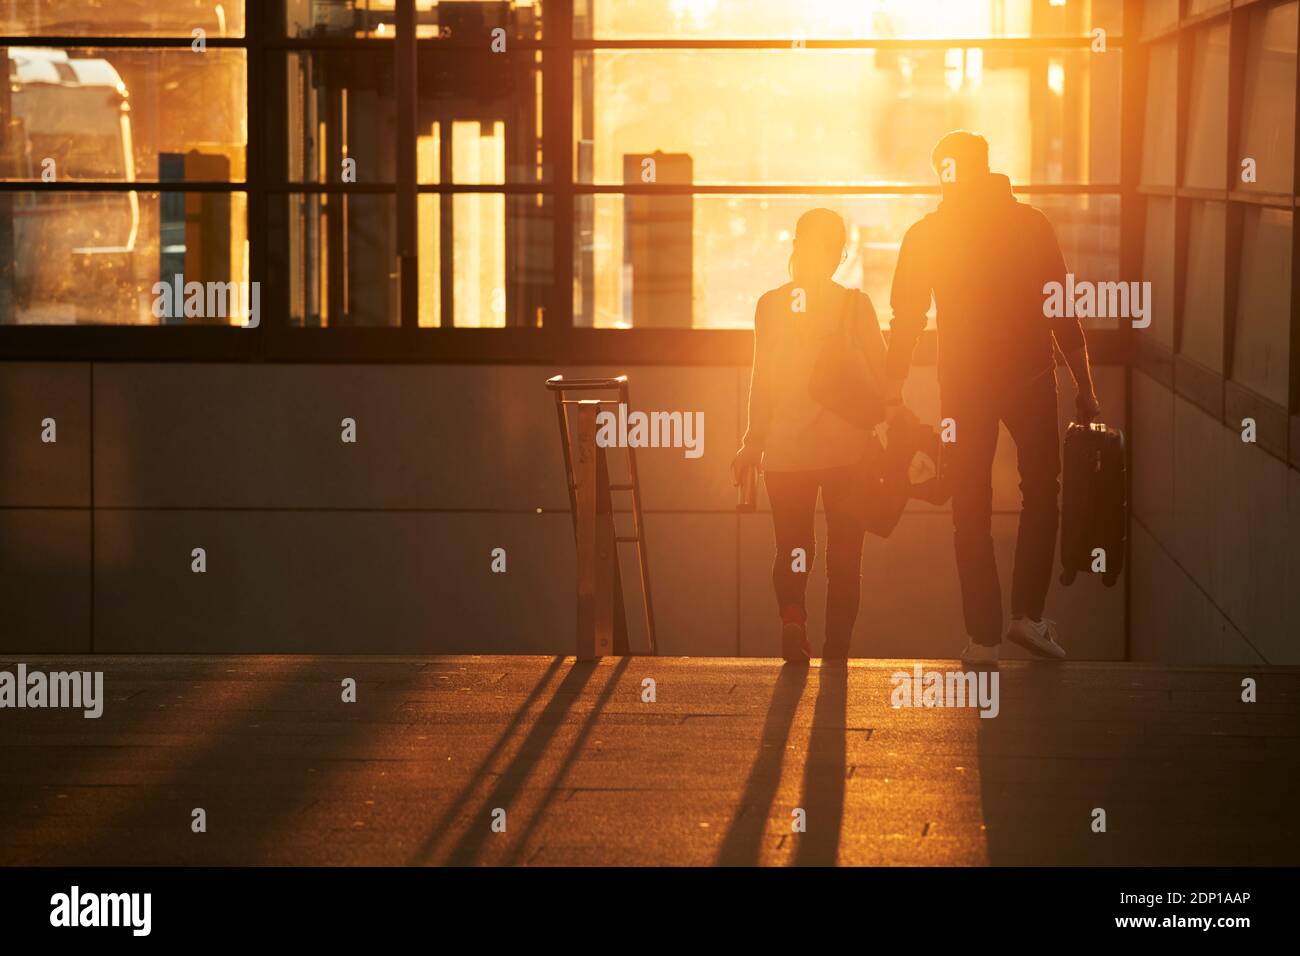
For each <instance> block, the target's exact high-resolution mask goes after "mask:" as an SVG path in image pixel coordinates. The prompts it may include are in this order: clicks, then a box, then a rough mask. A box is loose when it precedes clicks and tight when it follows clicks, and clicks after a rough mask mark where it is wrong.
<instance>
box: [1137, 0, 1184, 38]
mask: <svg viewBox="0 0 1300 956" xmlns="http://www.w3.org/2000/svg"><path fill="white" fill-rule="evenodd" d="M1138 9H1139V10H1141V11H1142V32H1143V34H1146V35H1150V34H1152V33H1159V32H1160V31H1161V30H1167V29H1168V28H1169V27H1172V26H1173V25H1174V24H1176V23H1177V22H1178V0H1143V2H1142V3H1140V4H1138Z"/></svg>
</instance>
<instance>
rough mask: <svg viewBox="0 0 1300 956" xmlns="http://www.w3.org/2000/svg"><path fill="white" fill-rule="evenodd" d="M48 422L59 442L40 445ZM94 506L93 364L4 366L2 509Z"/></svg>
mask: <svg viewBox="0 0 1300 956" xmlns="http://www.w3.org/2000/svg"><path fill="white" fill-rule="evenodd" d="M46 418H52V419H54V423H55V435H56V438H57V441H55V442H53V443H45V442H42V441H41V433H42V425H41V423H42V422H43V421H44V420H45V419H46ZM89 504H90V365H89V364H71V363H66V364H64V363H60V364H49V363H43V362H40V363H24V362H5V363H0V506H9V507H26V508H84V507H87V506H88V505H89Z"/></svg>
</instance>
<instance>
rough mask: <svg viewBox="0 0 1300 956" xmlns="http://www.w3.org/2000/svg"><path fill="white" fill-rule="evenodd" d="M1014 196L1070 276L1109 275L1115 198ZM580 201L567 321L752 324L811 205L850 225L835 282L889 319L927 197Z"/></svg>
mask: <svg viewBox="0 0 1300 956" xmlns="http://www.w3.org/2000/svg"><path fill="white" fill-rule="evenodd" d="M1022 198H1023V199H1024V200H1025V201H1027V202H1031V203H1032V204H1033V205H1036V206H1038V207H1039V208H1041V209H1042V210H1043V212H1044V213H1045V214H1046V215H1047V216H1048V218H1050V219H1051V220H1052V222H1053V225H1055V226H1056V229H1057V234H1058V238H1059V240H1060V242H1061V245H1062V249H1063V251H1064V253H1065V256H1066V261H1067V262H1068V263H1069V265H1070V267H1071V269H1072V271H1074V273H1075V274H1076V275H1078V276H1080V277H1087V278H1090V279H1096V280H1102V279H1113V278H1116V276H1117V273H1118V261H1117V249H1118V230H1119V200H1118V198H1117V197H1115V196H1029V197H1022ZM583 199H584V201H583V202H581V203H580V204H579V207H578V208H579V214H578V236H577V241H578V248H577V250H576V254H577V255H576V272H577V277H578V289H577V290H576V292H575V304H574V311H575V317H574V322H575V324H577V325H585V326H596V327H600V328H633V327H635V328H646V327H672V328H690V327H695V328H733V329H747V328H752V327H753V320H754V304H755V302H756V301H757V299H758V296H759V295H761V294H762V293H763V292H765V291H767V290H768V289H771V288H775V287H777V286H780V285H782V284H783V283H784V282H786V281H787V280H788V278H789V276H788V273H787V266H788V264H789V257H790V242H791V238H792V234H793V231H794V225H795V222H796V220H797V219H798V218H799V216H800V215H801V214H802V213H804V212H805V211H807V210H808V209H810V208H813V207H815V206H824V207H826V208H829V209H832V210H834V211H835V212H838V213H839V214H840V215H841V216H843V217H844V220H845V223H846V225H847V227H848V232H849V241H848V248H847V250H846V251H847V256H846V259H845V262H844V264H843V265H841V267H840V269H839V271H838V272H837V273H836V281H838V282H840V283H842V284H844V285H847V286H852V287H857V288H861V289H862V290H863V291H864V292H866V293H867V294H868V295H869V296H870V297H871V300H872V302H873V303H874V304H875V306H876V311H877V313H878V315H879V316H880V319H881V323H882V325H887V324H888V321H889V316H890V312H889V290H890V285H891V284H892V281H893V274H894V267H895V265H896V264H897V262H898V248H899V244H900V243H901V241H902V237H903V234H904V233H905V232H906V231H907V229H908V227H909V226H911V225H912V224H913V223H914V222H916V221H917V220H918V219H920V218H921V217H922V216H924V215H925V214H926V213H928V212H930V211H931V210H933V208H934V206H935V204H936V202H937V199H936V197H933V196H711V195H697V196H645V195H639V196H631V195H629V196H608V195H599V196H594V197H583ZM1112 324H1113V323H1112Z"/></svg>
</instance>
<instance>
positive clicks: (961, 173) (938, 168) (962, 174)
mask: <svg viewBox="0 0 1300 956" xmlns="http://www.w3.org/2000/svg"><path fill="white" fill-rule="evenodd" d="M949 159H951V160H952V161H953V163H955V164H956V170H955V171H956V174H957V179H958V180H965V179H967V178H969V177H970V176H978V175H979V174H981V173H987V172H988V171H989V141H988V140H986V139H985V138H984V137H983V136H981V135H980V134H979V133H971V132H969V131H967V130H964V129H957V130H953V131H952V132H951V133H946V134H944V136H943V138H941V139H940V140H939V142H937V143H935V144H934V151H933V152H932V153H930V165H931V166H933V167H934V171H935V172H936V173H939V174H940V175H943V172H944V168H943V167H944V162H945V160H949Z"/></svg>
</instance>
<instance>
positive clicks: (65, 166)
mask: <svg viewBox="0 0 1300 956" xmlns="http://www.w3.org/2000/svg"><path fill="white" fill-rule="evenodd" d="M7 55H8V60H9V88H8V90H6V91H4V92H0V147H2V148H0V177H2V178H5V179H17V180H35V181H45V182H49V181H60V182H70V181H82V182H85V181H99V182H134V181H136V180H145V181H149V180H158V181H171V180H177V181H188V182H195V181H219V182H230V181H234V182H238V181H241V180H243V178H244V167H245V152H246V148H247V143H248V123H247V116H246V114H247V106H246V104H247V90H246V88H245V84H246V82H247V62H246V61H247V57H246V55H245V53H244V51H243V50H230V49H216V48H209V49H208V50H207V52H206V53H204V54H202V55H199V54H196V53H194V52H193V51H191V50H190V48H189V47H184V48H182V49H179V50H171V49H169V50H156V49H154V50H139V49H93V48H76V49H49V48H37V47H9V48H8V50H7Z"/></svg>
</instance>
